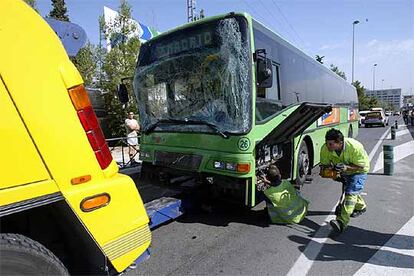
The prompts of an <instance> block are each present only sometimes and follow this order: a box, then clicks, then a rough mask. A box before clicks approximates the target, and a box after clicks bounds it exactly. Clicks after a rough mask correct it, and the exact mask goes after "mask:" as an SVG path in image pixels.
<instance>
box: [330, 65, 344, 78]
mask: <svg viewBox="0 0 414 276" xmlns="http://www.w3.org/2000/svg"><path fill="white" fill-rule="evenodd" d="M329 69H331V70H332V71H333V72H335V73H336V74H337V75H338V76H340V77H341V78H343V79H344V80H346V76H345V73H344V72H343V71H341V70H339V68H338V66H335V65H333V64H331V66H330V68H329Z"/></svg>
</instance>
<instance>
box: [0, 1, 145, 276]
mask: <svg viewBox="0 0 414 276" xmlns="http://www.w3.org/2000/svg"><path fill="white" fill-rule="evenodd" d="M0 40H1V41H2V43H1V44H0V74H1V77H2V79H3V81H4V83H5V84H6V86H7V89H8V91H9V94H10V97H11V98H12V100H13V102H14V106H15V108H16V110H18V113H19V114H20V118H21V120H22V122H24V125H25V126H26V127H27V131H28V133H29V134H30V137H31V139H32V142H31V143H32V144H34V146H35V147H36V148H37V150H38V154H39V155H40V157H41V159H42V160H43V163H44V167H43V168H38V169H39V170H38V171H37V172H36V173H35V174H33V176H32V178H33V179H39V180H40V179H42V178H45V177H46V178H51V179H53V181H54V182H55V183H56V187H57V189H58V190H59V191H60V192H61V193H62V194H63V196H64V198H65V200H66V202H67V203H68V204H69V205H70V207H71V208H72V210H73V211H74V212H75V214H76V215H77V217H78V218H79V219H80V221H81V222H82V223H83V225H84V226H85V230H86V231H88V232H89V234H90V236H91V237H92V238H93V239H94V240H95V242H96V243H97V245H98V246H99V247H100V248H101V250H102V251H103V252H104V253H105V254H106V256H107V257H108V258H109V260H110V261H111V263H112V264H113V265H114V267H115V268H116V270H117V271H119V272H121V271H123V270H124V269H125V268H127V267H128V266H129V265H130V264H131V263H132V262H133V261H134V260H135V259H136V258H138V257H139V255H140V254H141V253H143V252H144V251H145V249H147V248H148V246H149V244H150V241H151V234H150V233H149V229H148V221H149V220H148V216H147V214H146V211H145V208H144V206H143V203H142V200H141V197H140V195H139V194H138V191H137V189H136V187H135V184H134V182H133V181H132V179H130V178H129V177H127V176H124V175H120V174H118V167H117V165H116V163H115V162H114V161H112V163H111V164H110V165H109V167H108V168H106V169H105V170H102V169H101V168H100V166H99V163H98V162H97V160H96V157H95V154H94V152H93V150H92V148H91V146H90V144H89V141H88V139H87V137H86V134H85V131H84V130H83V127H82V125H81V124H80V121H79V119H78V116H77V113H76V110H75V109H74V107H73V105H72V102H71V100H70V98H69V95H68V91H67V89H68V88H71V87H73V86H76V85H80V84H82V82H83V81H82V78H81V76H80V74H79V72H78V71H77V70H76V68H75V66H74V65H73V64H72V63H71V61H70V60H69V58H68V56H67V55H66V52H65V49H64V48H63V46H62V44H61V42H60V40H59V38H58V37H57V36H56V35H55V33H54V32H53V30H52V29H51V28H50V27H49V25H48V24H47V23H46V22H45V21H44V20H43V19H42V18H41V17H40V15H38V14H37V13H36V12H35V11H33V10H32V9H31V8H29V7H28V6H27V5H26V4H25V3H23V2H22V1H16V0H1V1H0ZM120 123H122V122H120ZM16 127H19V128H20V127H22V125H20V126H16ZM16 131H17V130H16ZM18 131H23V130H18ZM0 135H3V134H0ZM29 142H30V141H29ZM29 144H30V143H29ZM31 146H33V145H31ZM31 146H30V145H28V147H31ZM16 150H17V151H18V152H16V153H15V154H17V155H19V154H20V155H23V156H25V155H26V154H27V153H26V152H22V151H20V149H16ZM8 153H9V154H11V152H8ZM30 154H34V155H33V156H31V158H36V157H34V156H35V154H36V152H33V151H32V152H31V153H30ZM37 161H39V160H37ZM37 161H36V162H37ZM1 162H2V163H1V164H0V165H1V168H6V166H5V165H4V164H3V162H5V161H4V160H3V159H2V161H1ZM37 164H39V162H38V163H37ZM38 166H39V165H38ZM8 169H10V171H5V173H6V174H9V173H10V174H14V173H17V171H16V170H17V169H16V168H13V167H11V168H8ZM24 169H28V166H27V164H24ZM30 170H31V171H32V169H30ZM33 170H34V169H33ZM45 171H49V174H50V175H48V174H45ZM84 175H90V176H91V180H90V181H89V182H86V183H83V184H79V185H72V184H71V180H72V179H73V178H75V177H79V176H84ZM3 177H4V176H3ZM8 177H9V178H10V179H11V177H12V176H8ZM27 181H29V182H27V183H25V185H26V186H27V187H25V188H24V189H23V188H19V189H17V188H16V189H15V188H13V190H10V191H7V189H6V190H1V192H0V196H3V195H7V197H8V198H9V199H8V200H5V201H4V202H5V203H6V202H8V203H13V202H12V201H13V200H14V199H15V200H19V199H23V198H24V199H28V198H34V197H36V196H39V195H42V194H44V192H45V191H49V192H53V191H54V189H53V188H50V190H48V189H45V187H44V186H42V185H36V184H35V183H34V184H30V183H31V182H30V181H31V180H30V179H28V180H27ZM52 183H53V182H50V181H49V182H47V185H50V186H51V187H53V185H52ZM19 184H21V183H19ZM1 185H8V187H9V186H10V185H14V184H1ZM39 186H42V188H39ZM17 191H18V192H19V193H21V195H19V196H17V195H13V193H15V192H17ZM101 193H107V194H109V196H110V198H111V200H110V202H109V204H108V205H106V206H104V207H102V208H99V209H97V210H94V211H91V212H84V211H82V210H81V209H80V204H81V202H82V200H84V199H85V198H88V197H91V196H94V195H98V194H101ZM2 204H3V201H2ZM129 240H133V241H136V242H135V243H133V246H131V245H130V244H129V243H128V241H129ZM79 253H80V254H81V253H82V248H79Z"/></svg>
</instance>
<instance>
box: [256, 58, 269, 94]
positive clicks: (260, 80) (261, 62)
mask: <svg viewBox="0 0 414 276" xmlns="http://www.w3.org/2000/svg"><path fill="white" fill-rule="evenodd" d="M256 76H257V87H260V88H270V87H272V85H273V68H272V61H271V60H270V59H268V58H261V57H258V59H257V72H256Z"/></svg>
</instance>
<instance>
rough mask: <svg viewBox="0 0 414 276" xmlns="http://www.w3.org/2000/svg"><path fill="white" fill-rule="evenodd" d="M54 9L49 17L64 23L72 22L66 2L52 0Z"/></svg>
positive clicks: (63, 0)
mask: <svg viewBox="0 0 414 276" xmlns="http://www.w3.org/2000/svg"><path fill="white" fill-rule="evenodd" d="M52 7H53V8H52V10H51V11H50V13H49V17H51V18H54V19H57V20H62V21H70V20H69V16H68V15H67V14H66V13H67V12H68V10H67V8H66V4H65V0H52Z"/></svg>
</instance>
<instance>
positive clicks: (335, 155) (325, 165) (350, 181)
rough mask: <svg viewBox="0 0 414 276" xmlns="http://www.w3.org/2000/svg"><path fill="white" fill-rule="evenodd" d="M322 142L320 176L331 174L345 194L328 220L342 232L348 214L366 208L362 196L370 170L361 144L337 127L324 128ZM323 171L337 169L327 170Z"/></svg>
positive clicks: (362, 210) (348, 218) (360, 212)
mask: <svg viewBox="0 0 414 276" xmlns="http://www.w3.org/2000/svg"><path fill="white" fill-rule="evenodd" d="M325 142H326V143H325V144H324V145H323V146H322V148H321V156H320V157H321V158H320V163H321V174H320V175H321V176H322V177H327V178H333V179H334V180H337V181H340V182H342V184H343V192H344V193H345V198H344V200H342V202H340V207H339V208H337V209H338V212H337V214H336V215H337V216H336V219H334V220H331V221H330V224H331V226H332V228H333V229H334V230H335V231H336V232H339V233H340V232H342V231H343V230H344V229H345V228H346V226H347V225H348V223H349V221H350V218H351V217H356V216H359V215H361V214H363V213H364V212H365V211H366V204H365V202H364V199H363V198H362V197H361V195H360V194H361V191H362V189H363V188H364V185H365V182H366V180H367V173H368V171H369V158H368V154H367V153H366V151H365V149H364V146H363V145H362V144H361V143H360V142H358V141H357V140H355V139H352V138H344V135H343V134H342V133H341V132H340V131H339V130H336V129H330V130H329V131H328V132H326V136H325ZM326 171H331V172H334V171H336V172H338V175H336V174H335V173H331V174H329V173H328V174H327V173H326Z"/></svg>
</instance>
